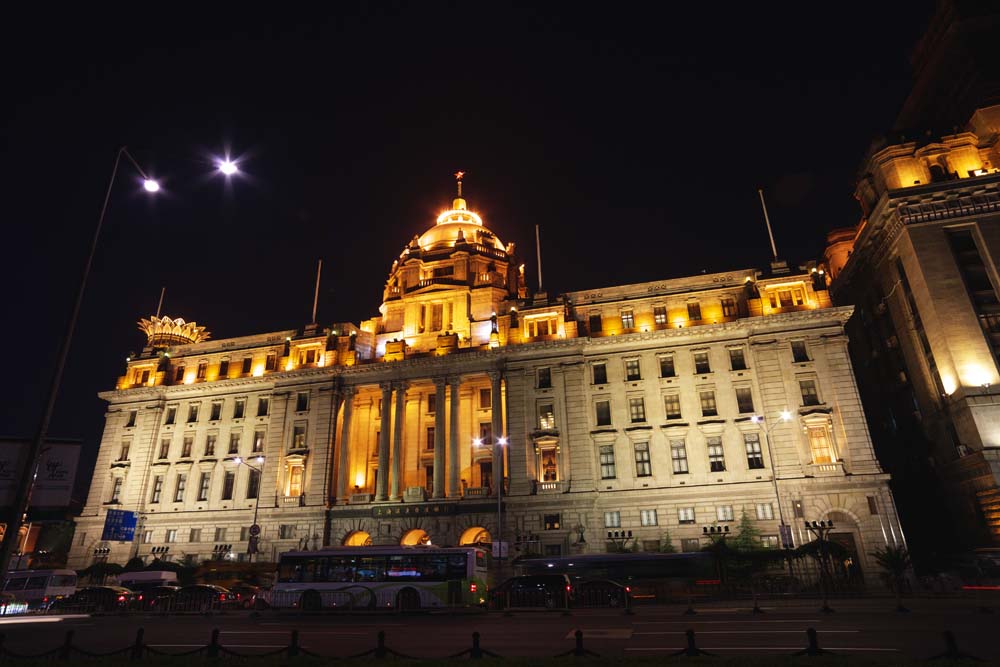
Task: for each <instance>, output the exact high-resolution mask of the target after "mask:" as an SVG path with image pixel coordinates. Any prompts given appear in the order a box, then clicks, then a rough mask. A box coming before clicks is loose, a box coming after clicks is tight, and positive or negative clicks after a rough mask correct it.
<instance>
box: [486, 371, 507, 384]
mask: <svg viewBox="0 0 1000 667" xmlns="http://www.w3.org/2000/svg"><path fill="white" fill-rule="evenodd" d="M486 375H487V376H488V377H489V378H490V381H491V382H499V381H500V380H501V378H503V373H502V372H500V371H486Z"/></svg>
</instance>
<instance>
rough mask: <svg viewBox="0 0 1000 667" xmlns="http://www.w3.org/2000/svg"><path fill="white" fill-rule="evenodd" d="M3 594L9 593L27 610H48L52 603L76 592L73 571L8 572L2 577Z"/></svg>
mask: <svg viewBox="0 0 1000 667" xmlns="http://www.w3.org/2000/svg"><path fill="white" fill-rule="evenodd" d="M0 590H2V591H3V592H4V593H10V594H11V595H13V596H14V599H15V600H17V601H18V602H24V603H27V605H28V608H29V609H45V608H48V606H49V605H50V604H52V602H53V601H55V600H58V599H59V598H63V597H68V596H70V595H72V594H73V593H75V592H76V572H75V571H73V570H10V571H8V572H7V576H5V577H4V581H3V589H0Z"/></svg>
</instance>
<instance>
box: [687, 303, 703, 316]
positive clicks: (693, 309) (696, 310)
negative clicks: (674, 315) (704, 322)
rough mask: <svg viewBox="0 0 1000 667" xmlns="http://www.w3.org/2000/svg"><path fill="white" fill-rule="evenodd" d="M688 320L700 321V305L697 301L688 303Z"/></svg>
mask: <svg viewBox="0 0 1000 667" xmlns="http://www.w3.org/2000/svg"><path fill="white" fill-rule="evenodd" d="M687 306H688V319H689V320H700V319H701V304H700V303H698V302H697V301H692V302H690V303H688V305H687Z"/></svg>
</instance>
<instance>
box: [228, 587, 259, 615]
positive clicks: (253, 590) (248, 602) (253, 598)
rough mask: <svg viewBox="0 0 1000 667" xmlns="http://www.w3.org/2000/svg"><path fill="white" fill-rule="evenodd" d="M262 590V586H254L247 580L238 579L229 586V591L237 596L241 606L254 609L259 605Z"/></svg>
mask: <svg viewBox="0 0 1000 667" xmlns="http://www.w3.org/2000/svg"><path fill="white" fill-rule="evenodd" d="M260 591H261V588H260V586H254V585H253V584H248V583H246V582H245V581H238V582H236V583H235V584H233V585H232V586H230V587H229V592H230V593H233V594H234V595H235V596H236V600H237V602H239V606H240V607H242V608H243V609H254V608H255V607H256V606H257V598H258V596H259V595H260Z"/></svg>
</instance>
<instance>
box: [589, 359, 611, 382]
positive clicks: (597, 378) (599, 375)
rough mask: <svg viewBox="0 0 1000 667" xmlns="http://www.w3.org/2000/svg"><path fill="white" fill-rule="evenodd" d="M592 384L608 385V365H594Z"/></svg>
mask: <svg viewBox="0 0 1000 667" xmlns="http://www.w3.org/2000/svg"><path fill="white" fill-rule="evenodd" d="M593 369H594V384H607V383H608V365H607V364H594V365H593Z"/></svg>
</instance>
